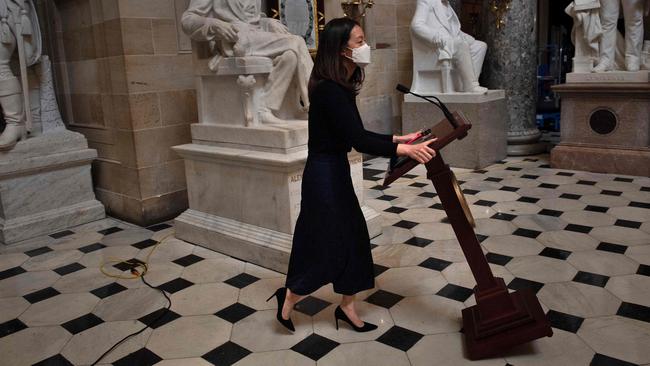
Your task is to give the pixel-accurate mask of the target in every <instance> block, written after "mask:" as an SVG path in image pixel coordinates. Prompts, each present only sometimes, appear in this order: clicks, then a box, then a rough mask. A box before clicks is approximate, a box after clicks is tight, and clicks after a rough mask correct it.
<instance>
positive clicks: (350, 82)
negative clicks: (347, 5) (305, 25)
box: [309, 18, 365, 93]
mask: <svg viewBox="0 0 650 366" xmlns="http://www.w3.org/2000/svg"><path fill="white" fill-rule="evenodd" d="M364 45H365V35H364V33H363V29H362V28H361V26H360V25H359V23H358V22H357V21H355V20H353V19H350V18H337V19H332V20H330V21H329V22H328V23H327V24H326V25H325V28H324V29H323V31H322V32H321V33H320V34H319V36H318V50H317V51H316V59H315V60H314V68H313V71H312V74H311V79H310V80H309V90H310V92H311V90H312V89H313V87H314V86H315V85H316V83H317V82H318V81H320V80H333V81H335V82H337V83H339V84H341V85H343V86H346V87H348V88H349V89H350V90H351V91H353V92H355V93H356V92H358V91H359V89H360V88H361V84H362V83H363V79H364V72H363V69H362V68H360V67H358V66H357V65H356V64H355V62H354V61H353V57H352V54H353V50H354V49H356V48H360V47H362V46H364ZM350 70H353V71H352V73H351V76H350Z"/></svg>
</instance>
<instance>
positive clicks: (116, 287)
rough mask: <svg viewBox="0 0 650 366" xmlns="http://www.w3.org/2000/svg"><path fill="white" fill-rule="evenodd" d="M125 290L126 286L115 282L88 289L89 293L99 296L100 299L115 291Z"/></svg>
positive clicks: (113, 293)
mask: <svg viewBox="0 0 650 366" xmlns="http://www.w3.org/2000/svg"><path fill="white" fill-rule="evenodd" d="M124 290H126V287H124V286H122V285H120V284H119V283H117V282H113V283H110V284H108V285H106V286H102V287H100V288H97V289H94V290H92V291H90V293H91V294H93V295H95V296H97V297H99V298H100V299H104V298H107V297H109V296H113V295H115V294H117V293H120V292H122V291H124Z"/></svg>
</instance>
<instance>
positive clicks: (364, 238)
mask: <svg viewBox="0 0 650 366" xmlns="http://www.w3.org/2000/svg"><path fill="white" fill-rule="evenodd" d="M310 101H311V105H310V109H309V143H308V151H309V153H308V158H307V163H306V165H305V170H304V172H303V180H302V201H301V204H300V215H299V216H298V220H297V222H296V229H295V231H294V236H293V247H292V250H291V258H290V260H289V270H288V272H287V280H286V287H287V288H289V289H290V290H291V291H292V292H293V293H296V294H298V295H307V294H310V293H312V292H314V291H316V290H317V289H319V288H320V287H321V286H323V285H326V284H328V283H330V282H331V283H333V285H334V291H335V292H336V293H339V294H343V295H353V294H355V293H357V292H360V291H363V290H367V289H370V288H373V287H374V274H373V262H372V254H371V252H370V238H369V236H368V227H367V226H366V220H365V218H364V216H363V213H362V211H361V207H359V201H358V200H357V197H356V195H355V193H354V188H353V186H352V178H351V177H350V164H349V163H348V158H347V153H348V152H350V151H351V148H352V147H354V148H355V150H357V151H359V152H362V153H367V154H371V155H378V156H394V155H395V154H396V149H397V144H395V143H393V142H392V135H382V134H377V133H373V132H370V131H366V130H365V129H364V128H363V124H362V123H361V117H360V115H359V111H358V109H357V105H356V101H355V96H354V94H353V93H352V92H350V91H349V90H347V89H346V88H344V87H343V86H341V85H339V84H337V83H336V82H334V81H331V80H323V81H321V82H319V83H318V84H317V85H316V87H315V89H314V90H313V92H312V94H311V98H310Z"/></svg>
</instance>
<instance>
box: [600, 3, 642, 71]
mask: <svg viewBox="0 0 650 366" xmlns="http://www.w3.org/2000/svg"><path fill="white" fill-rule="evenodd" d="M621 7H622V8H623V18H624V20H625V69H626V70H627V71H639V68H640V64H641V48H642V46H643V15H644V13H645V15H647V14H648V11H649V10H650V0H600V22H601V25H602V31H603V35H602V40H601V43H600V59H599V62H598V65H597V66H596V67H595V68H594V70H593V71H594V72H605V71H612V70H614V69H615V55H616V37H617V34H618V31H617V29H616V24H617V23H618V18H619V13H620V9H621ZM644 7H645V9H644Z"/></svg>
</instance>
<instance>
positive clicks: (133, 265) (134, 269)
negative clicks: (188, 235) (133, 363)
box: [92, 234, 172, 366]
mask: <svg viewBox="0 0 650 366" xmlns="http://www.w3.org/2000/svg"><path fill="white" fill-rule="evenodd" d="M170 236H172V234H167V235H165V236H164V237H163V238H162V239H161V240H160V241H159V242H158V243H156V245H154V246H153V247H152V248H151V251H149V254H147V256H146V257H145V260H144V261H140V260H138V259H128V260H120V259H108V260H106V261H104V262H103V263H102V264H101V266H100V267H99V269H100V271H101V272H102V273H103V274H104V275H106V276H108V277H111V278H118V279H124V280H134V279H137V278H139V279H140V280H142V283H144V284H145V285H147V286H148V287H150V288H152V289H154V290H158V291H160V293H161V294H162V295H163V296H164V297H165V299H166V300H167V307H166V308H165V309H164V311H163V312H161V313H160V314H159V315H158V316H157V317H156V318H155V319H154V320H153V321H151V322H149V324H145V326H144V327H143V328H142V329H140V330H138V331H137V332H134V333H131V334H129V335H127V336H126V337H124V338H122V339H121V340H119V341H118V342H117V343H115V344H114V345H113V346H112V347H111V348H109V349H108V350H107V351H106V352H104V353H103V354H102V355H101V356H99V358H98V359H97V360H96V361H95V362H93V363H92V366H95V365H97V364H98V363H99V361H101V360H102V359H103V358H104V357H106V355H108V354H109V353H111V352H112V351H113V350H115V348H117V347H118V346H120V345H121V344H122V343H124V342H126V341H127V340H129V339H130V338H132V337H135V336H137V335H138V334H140V333H142V332H144V331H145V330H146V329H147V328H150V327H151V326H153V325H155V324H156V323H158V322H159V321H160V320H161V319H162V318H163V317H164V316H165V315H167V314H168V313H169V309H171V307H172V300H171V299H170V298H169V296H168V295H167V294H166V293H165V291H164V290H162V289H160V288H158V287H156V286H152V285H151V284H150V283H149V282H147V280H145V279H144V276H145V275H146V274H147V272H148V271H149V259H150V258H151V255H152V254H153V252H154V251H155V250H156V248H158V246H159V245H160V244H162V243H163V242H164V241H165V240H166V239H167V238H168V237H170ZM122 263H123V264H126V265H127V266H129V267H128V269H129V272H130V273H131V276H124V275H118V274H112V273H109V272H108V271H107V270H106V269H104V267H105V266H106V265H108V264H111V265H116V264H122ZM138 268H139V269H140V270H138Z"/></svg>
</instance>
